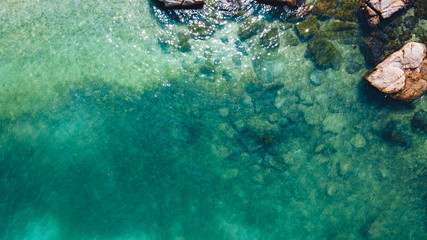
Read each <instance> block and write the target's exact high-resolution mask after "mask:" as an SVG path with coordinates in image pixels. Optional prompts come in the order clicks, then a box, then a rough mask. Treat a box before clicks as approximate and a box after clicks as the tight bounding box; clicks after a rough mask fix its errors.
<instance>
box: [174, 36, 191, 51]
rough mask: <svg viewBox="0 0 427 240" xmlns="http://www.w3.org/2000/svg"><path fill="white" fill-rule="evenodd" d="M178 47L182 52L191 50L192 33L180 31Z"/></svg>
mask: <svg viewBox="0 0 427 240" xmlns="http://www.w3.org/2000/svg"><path fill="white" fill-rule="evenodd" d="M177 35H178V49H179V50H180V51H181V52H189V51H191V45H190V42H189V41H190V35H188V34H186V33H183V32H178V33H177Z"/></svg>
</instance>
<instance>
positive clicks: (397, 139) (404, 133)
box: [382, 121, 410, 146]
mask: <svg viewBox="0 0 427 240" xmlns="http://www.w3.org/2000/svg"><path fill="white" fill-rule="evenodd" d="M409 133H410V129H409V126H408V125H407V124H405V123H401V122H398V121H390V122H389V123H388V124H387V125H386V126H385V127H384V128H383V130H382V137H383V139H384V140H386V141H388V142H391V143H396V144H398V145H401V146H407V145H409V144H410V136H409Z"/></svg>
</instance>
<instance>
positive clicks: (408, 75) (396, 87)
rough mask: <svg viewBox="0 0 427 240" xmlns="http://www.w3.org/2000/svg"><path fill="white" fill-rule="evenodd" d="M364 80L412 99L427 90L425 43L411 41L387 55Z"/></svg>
mask: <svg viewBox="0 0 427 240" xmlns="http://www.w3.org/2000/svg"><path fill="white" fill-rule="evenodd" d="M365 79H366V80H367V81H368V82H369V83H370V84H372V86H374V87H376V88H377V89H378V90H380V91H381V92H383V93H386V94H389V95H390V96H391V97H393V98H395V99H399V100H404V101H408V102H411V101H413V100H415V99H417V98H419V97H421V96H422V95H423V93H424V92H425V91H427V52H426V46H425V45H424V44H422V43H417V42H409V43H407V44H405V46H403V47H402V48H401V49H400V50H399V51H397V52H395V53H393V54H391V55H390V56H388V57H387V58H386V59H385V60H384V61H383V62H381V63H380V64H378V65H377V66H376V67H375V68H373V69H372V70H371V71H369V72H368V73H366V75H365Z"/></svg>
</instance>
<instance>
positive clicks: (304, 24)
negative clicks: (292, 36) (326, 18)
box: [295, 16, 320, 39]
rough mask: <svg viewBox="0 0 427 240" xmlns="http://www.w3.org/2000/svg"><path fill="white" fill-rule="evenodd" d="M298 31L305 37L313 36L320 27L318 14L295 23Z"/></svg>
mask: <svg viewBox="0 0 427 240" xmlns="http://www.w3.org/2000/svg"><path fill="white" fill-rule="evenodd" d="M295 27H296V29H297V30H298V33H299V34H300V36H301V37H302V38H303V39H306V38H308V37H311V36H313V35H314V34H316V32H317V31H318V30H319V28H320V24H319V21H318V20H317V17H316V16H311V17H309V18H307V19H305V20H303V21H301V22H299V23H297V24H296V25H295Z"/></svg>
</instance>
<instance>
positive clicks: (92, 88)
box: [0, 0, 427, 240]
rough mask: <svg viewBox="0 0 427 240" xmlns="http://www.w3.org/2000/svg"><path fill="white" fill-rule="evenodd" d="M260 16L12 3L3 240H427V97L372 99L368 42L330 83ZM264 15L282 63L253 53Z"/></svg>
mask: <svg viewBox="0 0 427 240" xmlns="http://www.w3.org/2000/svg"><path fill="white" fill-rule="evenodd" d="M246 10H247V12H246V14H245V15H242V16H240V17H236V18H231V17H230V16H229V15H227V14H225V13H223V12H220V11H215V10H212V9H210V8H206V9H204V10H202V15H201V16H196V15H194V14H195V13H196V12H197V11H178V12H177V13H169V14H168V13H165V12H163V11H162V10H160V9H158V8H157V7H156V6H153V5H152V4H151V3H149V2H148V1H145V0H144V1H142V0H141V1H134V0H129V1H126V0H123V1H107V0H105V1H94V0H90V1H79V0H26V1H13V0H1V2H0V222H1V223H0V238H1V239H6V240H8V239H11V240H21V239H25V240H39V239H43V240H44V239H46V240H47V239H55V240H56V239H90V240H92V239H180V240H183V239H426V238H427V228H426V222H427V209H426V208H427V157H426V156H427V147H426V146H427V134H426V131H425V128H424V129H423V128H422V127H420V126H419V124H418V122H416V121H414V120H413V118H414V115H415V114H417V113H421V112H422V111H426V110H427V100H426V98H425V97H424V98H421V99H419V100H417V101H415V102H414V103H412V104H403V103H399V102H396V101H393V100H391V99H390V98H388V97H385V96H384V95H382V94H380V93H378V92H377V91H375V90H374V89H372V88H370V87H369V86H368V85H366V83H365V82H364V81H363V79H362V77H363V75H364V74H365V72H366V71H368V70H369V66H366V65H365V60H364V57H363V55H362V53H361V52H360V50H359V45H360V39H363V36H362V34H361V32H360V31H358V32H357V34H355V35H353V36H354V37H353V38H348V37H346V38H340V37H339V36H338V35H337V36H335V35H333V36H331V41H332V42H333V44H334V45H335V46H336V47H337V48H338V50H339V52H340V55H341V58H340V60H339V64H336V65H334V67H332V68H327V69H318V68H316V66H315V65H314V64H313V62H312V61H311V59H310V57H307V54H306V49H307V42H306V41H303V40H299V41H297V42H296V43H295V39H298V37H297V35H295V33H296V31H295V28H294V22H292V21H289V22H288V23H286V22H285V21H284V19H286V18H287V15H286V14H285V13H281V14H277V13H275V12H272V10H271V8H269V7H265V6H264V7H259V6H256V7H254V6H253V5H250V6H248V7H247V9H246ZM407 14H408V15H411V14H412V15H413V11H411V10H408V13H407ZM249 15H254V16H255V17H256V18H259V21H261V22H263V24H265V26H266V28H271V27H278V29H279V35H280V46H279V47H278V48H277V49H275V50H271V51H267V50H265V49H264V48H262V47H260V44H259V38H258V37H257V36H255V37H253V38H250V39H248V40H246V41H240V40H239V37H238V35H237V33H238V28H239V24H241V22H242V21H244V19H245V18H247V17H248V16H249ZM197 18H202V19H209V20H210V21H212V22H214V23H215V26H216V28H215V33H214V34H213V35H212V36H211V37H209V38H208V39H190V40H189V41H188V44H189V46H190V48H189V49H185V48H184V49H183V48H182V47H180V40H179V39H180V37H181V38H182V36H190V35H189V28H188V26H189V24H191V23H192V21H193V20H196V19H197ZM332 21H333V20H324V21H321V26H322V27H321V28H324V29H327V27H328V24H331V22H332ZM419 24H420V26H426V25H427V24H426V20H420V22H419ZM423 24H424V25H423ZM290 39H291V40H292V39H293V40H294V41H291V40H290ZM181 43H182V42H181ZM418 116H419V115H418Z"/></svg>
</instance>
